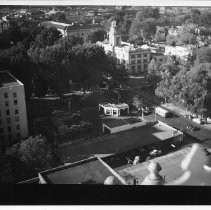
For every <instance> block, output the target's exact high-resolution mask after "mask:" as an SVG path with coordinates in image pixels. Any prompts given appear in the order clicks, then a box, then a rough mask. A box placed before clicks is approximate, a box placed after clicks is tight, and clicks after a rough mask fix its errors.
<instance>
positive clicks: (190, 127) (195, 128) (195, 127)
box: [187, 125, 200, 131]
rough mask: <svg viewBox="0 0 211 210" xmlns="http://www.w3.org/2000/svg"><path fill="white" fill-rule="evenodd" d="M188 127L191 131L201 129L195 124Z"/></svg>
mask: <svg viewBox="0 0 211 210" xmlns="http://www.w3.org/2000/svg"><path fill="white" fill-rule="evenodd" d="M187 129H188V130H190V131H198V130H200V128H199V127H197V126H195V125H188V126H187Z"/></svg>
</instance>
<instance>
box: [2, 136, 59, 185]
mask: <svg viewBox="0 0 211 210" xmlns="http://www.w3.org/2000/svg"><path fill="white" fill-rule="evenodd" d="M6 154H7V155H8V156H9V157H11V158H13V159H16V162H17V163H18V164H19V165H20V166H21V168H22V170H23V172H24V174H19V175H18V177H17V179H20V178H21V176H24V177H25V179H27V178H30V177H33V176H35V175H36V174H37V170H39V171H42V170H46V169H49V168H51V167H53V166H55V162H54V159H53V155H52V152H51V149H50V147H49V145H48V144H47V142H46V140H45V138H43V137H42V136H35V137H29V138H28V139H26V140H23V141H21V142H20V143H17V144H14V145H13V146H12V147H10V148H8V150H7V151H6ZM21 164H22V165H21ZM19 181H20V180H19Z"/></svg>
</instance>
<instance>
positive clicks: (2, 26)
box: [0, 17, 10, 34]
mask: <svg viewBox="0 0 211 210" xmlns="http://www.w3.org/2000/svg"><path fill="white" fill-rule="evenodd" d="M9 28H10V23H9V21H8V20H7V18H6V17H3V18H2V19H1V20H0V34H1V33H2V32H3V31H6V30H8V29H9Z"/></svg>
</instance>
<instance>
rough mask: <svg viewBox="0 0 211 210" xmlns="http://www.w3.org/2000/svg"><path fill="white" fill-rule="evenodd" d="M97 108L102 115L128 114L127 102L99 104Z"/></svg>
mask: <svg viewBox="0 0 211 210" xmlns="http://www.w3.org/2000/svg"><path fill="white" fill-rule="evenodd" d="M99 110H100V111H101V113H102V114H104V115H110V116H116V117H117V116H121V115H127V114H129V106H128V104H125V103H123V104H110V103H106V104H99Z"/></svg>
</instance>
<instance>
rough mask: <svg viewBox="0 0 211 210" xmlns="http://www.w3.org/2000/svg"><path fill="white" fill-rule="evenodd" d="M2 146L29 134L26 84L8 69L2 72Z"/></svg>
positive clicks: (0, 126)
mask: <svg viewBox="0 0 211 210" xmlns="http://www.w3.org/2000/svg"><path fill="white" fill-rule="evenodd" d="M0 84H1V85H0V147H1V149H2V148H5V147H7V146H9V145H11V144H12V142H13V140H15V139H17V138H18V139H19V138H26V137H27V136H28V124H27V114H26V101H25V91H24V85H23V84H22V83H21V82H20V81H19V80H17V79H16V78H15V77H13V76H12V75H11V74H10V73H9V72H8V71H2V72H0Z"/></svg>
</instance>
